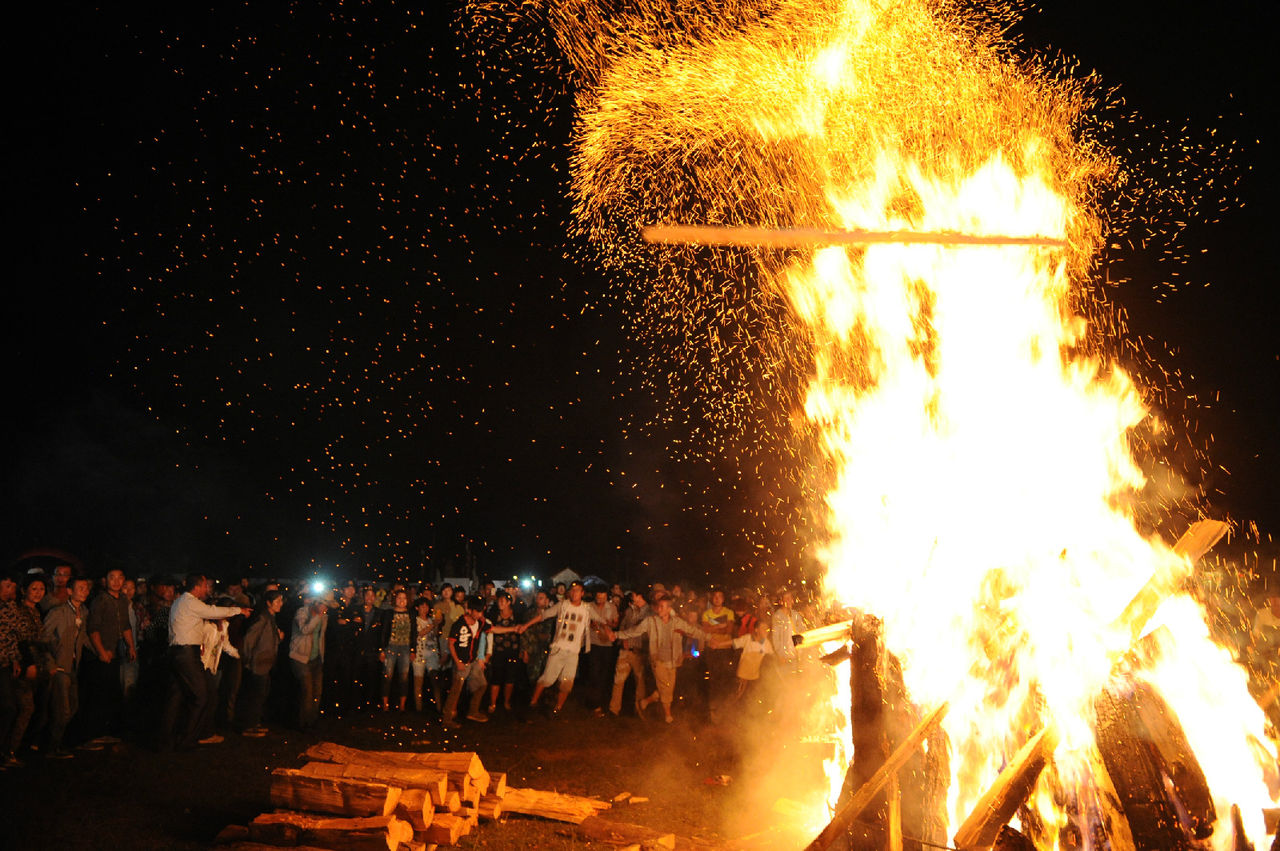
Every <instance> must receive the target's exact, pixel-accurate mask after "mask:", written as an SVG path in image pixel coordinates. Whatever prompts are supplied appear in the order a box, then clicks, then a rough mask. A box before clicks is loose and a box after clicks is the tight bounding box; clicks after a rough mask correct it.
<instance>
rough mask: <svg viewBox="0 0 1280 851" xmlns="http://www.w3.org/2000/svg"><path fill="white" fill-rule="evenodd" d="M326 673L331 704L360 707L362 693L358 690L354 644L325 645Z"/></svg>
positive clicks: (338, 706)
mask: <svg viewBox="0 0 1280 851" xmlns="http://www.w3.org/2000/svg"><path fill="white" fill-rule="evenodd" d="M324 675H325V680H326V681H327V682H326V683H325V694H326V695H328V698H329V699H328V704H329V706H332V707H336V708H338V709H358V708H359V707H360V694H359V693H358V692H357V690H356V648H355V647H354V646H353V645H349V646H342V645H339V646H337V647H335V646H334V645H333V643H330V644H329V645H328V646H326V647H325V654H324Z"/></svg>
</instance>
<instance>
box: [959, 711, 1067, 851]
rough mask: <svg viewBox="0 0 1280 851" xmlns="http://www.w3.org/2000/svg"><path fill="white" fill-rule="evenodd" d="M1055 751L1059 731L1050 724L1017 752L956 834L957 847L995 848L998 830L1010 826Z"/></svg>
mask: <svg viewBox="0 0 1280 851" xmlns="http://www.w3.org/2000/svg"><path fill="white" fill-rule="evenodd" d="M1057 747H1058V730H1057V728H1056V727H1055V726H1054V725H1053V724H1050V725H1049V726H1047V727H1045V728H1044V729H1043V730H1041V731H1040V732H1039V733H1036V734H1035V735H1034V736H1032V737H1031V738H1030V739H1029V740H1028V741H1027V743H1026V744H1024V745H1023V746H1022V747H1021V748H1019V749H1018V752H1017V754H1015V755H1014V757H1013V759H1012V760H1010V761H1009V764H1008V765H1006V766H1005V768H1004V770H1003V771H1001V772H1000V775H999V776H998V777H997V778H996V779H995V781H994V782H993V783H992V784H991V785H990V786H989V787H987V790H986V791H985V792H983V793H982V797H981V798H979V799H978V802H977V803H976V804H974V807H973V810H972V811H971V812H970V813H969V816H968V817H967V818H966V819H965V820H964V823H963V824H961V825H960V829H959V830H957V831H956V836H955V844H956V847H957V848H959V849H962V851H970V849H983V848H990V847H991V846H992V845H994V844H995V841H996V837H997V835H998V834H999V833H1000V828H1001V827H1003V826H1005V825H1006V824H1008V823H1009V819H1011V818H1013V814H1014V813H1016V812H1017V811H1018V807H1020V806H1022V802H1023V801H1025V800H1026V799H1027V796H1028V795H1030V794H1031V790H1032V789H1034V788H1035V785H1036V780H1037V779H1038V778H1039V777H1040V772H1041V771H1042V770H1043V769H1044V766H1045V764H1046V763H1047V762H1048V760H1049V758H1050V757H1051V756H1052V755H1053V751H1054V749H1055V748H1057Z"/></svg>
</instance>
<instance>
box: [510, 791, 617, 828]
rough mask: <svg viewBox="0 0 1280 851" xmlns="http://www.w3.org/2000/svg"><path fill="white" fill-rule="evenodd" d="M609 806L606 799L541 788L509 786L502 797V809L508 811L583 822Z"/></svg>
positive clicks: (575, 822) (571, 822) (555, 819)
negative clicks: (594, 798)
mask: <svg viewBox="0 0 1280 851" xmlns="http://www.w3.org/2000/svg"><path fill="white" fill-rule="evenodd" d="M608 808H609V804H608V802H606V801H596V800H593V799H591V798H582V797H579V796H577V795H561V794H559V793H558V792H544V791H542V790H541V789H519V788H513V787H508V788H507V794H506V795H505V796H504V797H503V799H502V809H503V811H504V812H508V813H520V814H521V815H526V816H536V817H537V818H544V819H549V820H551V821H564V822H569V823H570V824H581V823H582V822H583V821H584V820H586V819H588V818H590V817H591V816H593V815H595V814H596V813H597V812H598V811H600V810H605V809H608Z"/></svg>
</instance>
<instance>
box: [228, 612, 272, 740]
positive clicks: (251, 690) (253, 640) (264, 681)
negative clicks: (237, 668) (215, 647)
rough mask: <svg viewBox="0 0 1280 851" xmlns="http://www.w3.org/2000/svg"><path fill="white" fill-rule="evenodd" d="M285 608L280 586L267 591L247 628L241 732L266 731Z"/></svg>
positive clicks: (239, 713)
mask: <svg viewBox="0 0 1280 851" xmlns="http://www.w3.org/2000/svg"><path fill="white" fill-rule="evenodd" d="M282 608H284V595H283V594H281V593H280V591H279V590H278V589H277V590H274V591H267V592H265V593H264V594H263V595H262V602H261V603H260V604H259V605H258V608H257V610H256V611H254V613H253V616H252V617H251V618H250V620H249V625H248V626H247V627H245V631H244V653H243V654H241V655H242V659H241V661H242V662H243V663H244V687H243V688H242V689H241V690H240V705H239V707H238V709H237V712H236V716H235V717H236V724H237V725H238V726H239V727H240V730H241V732H242V733H243V734H244V735H246V736H251V737H254V738H261V737H263V736H265V735H266V734H267V728H266V727H264V726H262V707H263V706H264V705H266V702H267V695H268V694H269V693H270V691H271V670H272V669H273V668H274V667H275V666H276V659H277V658H278V656H279V654H280V642H281V641H282V640H283V639H284V630H282V629H280V626H279V624H277V623H276V615H278V614H280V610H281V609H282Z"/></svg>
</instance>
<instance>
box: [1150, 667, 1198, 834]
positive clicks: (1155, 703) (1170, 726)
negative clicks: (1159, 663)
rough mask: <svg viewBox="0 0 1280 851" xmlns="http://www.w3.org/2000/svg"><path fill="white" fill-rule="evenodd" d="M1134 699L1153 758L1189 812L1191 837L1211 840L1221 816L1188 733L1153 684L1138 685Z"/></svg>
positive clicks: (1187, 812)
mask: <svg viewBox="0 0 1280 851" xmlns="http://www.w3.org/2000/svg"><path fill="white" fill-rule="evenodd" d="M1132 700H1133V706H1134V708H1135V709H1136V710H1137V714H1138V718H1139V719H1140V721H1141V724H1142V727H1143V729H1145V731H1146V735H1147V738H1146V741H1147V742H1148V744H1149V746H1150V748H1151V751H1152V756H1153V758H1154V759H1155V761H1156V764H1157V766H1158V767H1160V768H1162V769H1163V770H1164V773H1165V774H1167V775H1168V776H1169V780H1170V781H1171V782H1172V783H1173V789H1174V793H1175V794H1176V795H1177V797H1178V801H1179V802H1180V803H1181V804H1182V807H1183V809H1184V810H1185V811H1186V814H1187V818H1188V820H1189V822H1190V823H1189V824H1188V827H1189V828H1190V830H1191V834H1192V835H1193V836H1194V837H1195V838H1196V839H1208V838H1209V837H1210V836H1211V835H1213V825H1214V822H1215V821H1217V818H1218V816H1217V811H1216V808H1215V807H1214V805H1213V794H1212V793H1211V792H1210V791H1209V782H1208V780H1206V779H1205V776H1204V770H1203V769H1202V768H1201V767H1200V761H1199V760H1197V759H1196V755H1195V752H1194V751H1192V750H1191V744H1190V742H1188V741H1187V734H1186V733H1185V732H1184V731H1183V729H1182V725H1181V724H1180V723H1178V718H1177V716H1176V715H1174V713H1173V710H1172V709H1171V708H1170V707H1169V704H1168V703H1166V702H1165V700H1164V698H1162V697H1161V696H1160V693H1159V692H1157V691H1156V690H1155V689H1154V688H1153V687H1152V686H1151V685H1150V684H1148V683H1145V682H1137V683H1135V684H1134V691H1133V698H1132Z"/></svg>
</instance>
